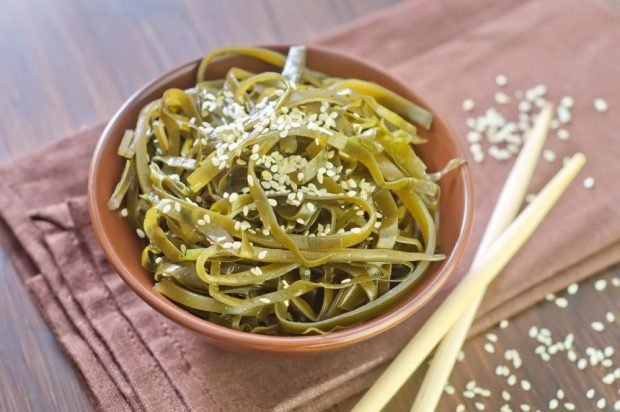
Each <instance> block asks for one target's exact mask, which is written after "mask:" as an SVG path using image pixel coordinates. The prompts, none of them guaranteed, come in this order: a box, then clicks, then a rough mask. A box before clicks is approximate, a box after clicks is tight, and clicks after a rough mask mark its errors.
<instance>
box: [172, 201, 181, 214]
mask: <svg viewBox="0 0 620 412" xmlns="http://www.w3.org/2000/svg"><path fill="white" fill-rule="evenodd" d="M174 210H176V211H177V212H180V211H181V204H180V203H175V204H174Z"/></svg>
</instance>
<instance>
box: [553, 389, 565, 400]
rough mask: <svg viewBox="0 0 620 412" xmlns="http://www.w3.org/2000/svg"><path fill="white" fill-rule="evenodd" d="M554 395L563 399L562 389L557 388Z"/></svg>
mask: <svg viewBox="0 0 620 412" xmlns="http://www.w3.org/2000/svg"><path fill="white" fill-rule="evenodd" d="M555 396H557V397H558V399H564V391H563V390H562V389H558V391H557V392H556V394H555Z"/></svg>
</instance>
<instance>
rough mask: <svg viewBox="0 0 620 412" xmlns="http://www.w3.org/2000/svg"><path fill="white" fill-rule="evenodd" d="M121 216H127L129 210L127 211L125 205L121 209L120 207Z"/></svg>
mask: <svg viewBox="0 0 620 412" xmlns="http://www.w3.org/2000/svg"><path fill="white" fill-rule="evenodd" d="M121 216H122V217H127V216H129V211H127V208H126V207H125V208H123V209H121Z"/></svg>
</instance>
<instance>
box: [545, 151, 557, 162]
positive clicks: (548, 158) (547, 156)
mask: <svg viewBox="0 0 620 412" xmlns="http://www.w3.org/2000/svg"><path fill="white" fill-rule="evenodd" d="M543 159H545V160H546V161H547V162H553V161H555V159H556V155H555V152H554V151H553V150H551V149H545V150H543Z"/></svg>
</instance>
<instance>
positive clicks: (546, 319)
mask: <svg viewBox="0 0 620 412" xmlns="http://www.w3.org/2000/svg"><path fill="white" fill-rule="evenodd" d="M1 1H2V4H1V6H2V7H1V10H2V13H0V55H2V57H3V58H2V64H0V90H2V93H0V112H1V113H2V114H3V115H2V116H1V117H0V160H1V159H6V158H8V157H10V156H13V155H16V154H19V153H22V152H25V151H27V150H29V149H32V148H33V147H36V146H39V145H42V144H44V143H46V142H49V141H50V140H53V139H57V138H61V137H63V136H65V135H67V134H69V133H73V132H75V131H76V130H78V129H80V128H83V127H86V126H90V125H92V124H95V123H98V122H102V121H105V120H107V119H108V118H109V117H110V115H111V114H112V113H113V112H114V111H115V110H116V109H117V108H118V106H119V105H120V104H121V103H122V102H123V101H124V100H125V99H126V98H127V97H128V96H129V95H130V94H131V93H132V92H133V91H135V90H136V89H137V88H138V87H140V86H141V85H142V84H144V83H145V82H146V81H147V80H149V79H151V78H153V77H155V76H157V75H158V74H160V73H161V72H163V71H165V70H167V69H170V68H172V67H174V66H176V65H178V64H179V63H182V62H184V61H187V60H190V59H193V58H195V57H196V56H199V55H201V54H202V53H204V52H205V51H206V50H208V49H211V48H213V47H217V46H220V45H223V44H226V43H228V44H230V43H269V42H275V41H284V40H286V41H291V42H294V41H301V40H303V39H307V38H310V37H312V36H316V35H319V34H321V33H323V32H325V31H327V30H329V29H333V28H336V27H338V26H340V25H342V24H344V23H346V22H348V21H350V20H353V19H355V18H357V17H359V16H362V15H365V14H368V13H371V12H373V11H375V10H378V9H380V8H383V7H387V6H389V5H391V4H393V3H396V2H398V1H399V0H340V1H337V0H297V1H294V2H293V1H286V0H261V1H244V0H228V1H217V0H203V1H199V0H181V1H176V2H175V1H172V0H133V1H122V0H109V1H105V2H104V1H94V0H88V1H86V0H84V1H80V0H54V1H51V0H20V1H12V2H10V1H8V0H1ZM602 276H607V277H609V276H616V277H620V267H617V268H614V269H612V270H610V271H608V272H606V273H605V274H603V275H602ZM592 283H593V280H589V281H587V282H585V284H584V285H583V286H582V287H581V291H580V292H579V294H578V295H575V296H571V297H570V299H569V301H570V302H571V305H569V307H568V308H566V309H560V308H558V307H556V306H555V305H553V304H552V303H542V304H541V305H538V306H536V307H533V308H531V309H530V310H528V311H527V312H525V313H523V314H521V315H520V316H518V317H517V318H516V319H514V320H511V324H510V327H509V328H508V329H504V330H501V331H496V333H497V335H498V336H499V342H498V343H497V344H495V350H496V353H495V354H489V353H487V352H485V351H484V349H483V346H484V343H485V342H486V340H485V339H486V338H485V337H484V336H480V337H476V338H474V339H471V340H470V341H469V342H468V344H467V346H466V348H465V354H466V356H465V359H464V361H463V362H460V363H459V364H458V365H457V368H456V369H455V371H454V373H453V374H452V377H451V381H452V382H451V383H452V384H453V385H454V387H455V388H456V390H457V393H456V394H455V395H450V396H449V395H446V396H444V398H443V399H442V403H441V405H440V410H442V411H444V410H446V411H449V410H454V408H455V406H456V405H457V404H458V403H459V402H462V401H463V399H464V398H463V396H462V395H461V392H462V391H463V389H464V387H465V385H466V384H467V382H468V381H469V380H471V379H475V380H476V382H478V384H479V385H480V386H482V387H485V388H488V389H489V390H491V391H492V393H493V395H492V396H491V397H489V398H485V399H484V400H482V402H484V404H485V405H486V407H487V410H491V411H495V410H498V409H499V407H500V406H501V405H502V403H503V402H502V400H501V396H500V395H499V394H500V392H501V390H502V388H508V385H507V383H506V380H505V379H504V378H501V379H500V378H498V377H496V376H495V374H494V369H495V366H496V365H497V364H499V363H501V362H503V363H506V362H505V361H503V360H502V359H503V355H504V351H505V350H506V349H508V348H515V349H517V350H518V351H519V352H520V353H521V356H522V358H523V361H524V362H523V366H522V367H521V368H519V371H518V376H522V377H525V378H527V379H528V380H529V381H530V382H531V383H532V386H533V389H532V390H531V391H523V390H520V389H517V387H516V386H515V387H512V389H511V390H510V391H511V392H512V394H513V399H512V401H511V402H510V404H511V405H512V406H513V409H514V410H518V408H519V405H520V404H522V403H529V404H531V405H532V406H533V408H532V410H535V409H540V410H546V409H547V403H548V401H549V399H551V397H552V396H553V395H554V393H555V391H556V390H557V389H558V388H559V387H563V388H565V391H566V392H567V398H570V400H571V401H573V402H574V403H575V405H576V406H577V407H578V410H594V407H593V406H592V405H593V403H592V401H590V400H586V398H585V395H584V392H585V390H587V389H588V388H590V387H593V388H596V390H597V393H598V394H597V397H596V398H595V399H598V398H599V397H601V396H603V395H604V396H605V397H606V399H607V403H608V404H610V401H611V400H613V399H618V398H620V392H618V387H619V386H620V385H618V384H616V385H615V386H613V385H604V384H602V383H601V377H602V376H603V374H604V370H603V368H601V367H598V368H592V369H590V368H588V369H587V370H586V371H579V370H578V369H577V368H576V367H575V365H574V364H572V363H571V362H569V361H567V360H566V356H565V355H563V356H560V355H558V356H557V357H555V358H554V359H553V361H552V362H551V363H549V364H546V363H544V362H542V361H540V360H538V359H537V355H535V354H534V353H533V350H534V347H535V344H534V341H533V340H532V339H530V338H529V337H528V333H527V332H528V329H529V327H530V326H531V325H538V326H546V327H549V328H550V329H551V330H552V332H553V334H554V336H556V335H558V336H560V335H565V334H566V333H568V331H573V332H575V335H576V341H577V343H576V346H577V347H578V348H579V352H580V353H581V352H584V351H585V347H587V346H596V347H603V346H605V345H612V346H613V344H615V343H617V342H619V341H620V330H619V329H620V328H618V324H617V323H616V324H609V325H608V326H607V328H606V330H605V332H603V333H595V332H593V331H592V329H591V328H590V323H591V322H592V321H593V320H600V319H602V318H603V317H604V314H605V312H606V311H615V313H616V315H617V317H618V318H619V319H620V308H619V303H618V302H620V288H614V287H612V286H608V288H607V289H606V290H605V291H603V292H597V291H595V290H594V288H593V287H592ZM0 307H1V308H2V310H1V311H0V411H30V410H32V411H78V410H80V411H81V410H89V409H90V408H91V407H90V404H89V401H88V399H87V395H86V393H87V392H86V390H85V388H83V387H82V383H81V380H80V378H79V376H77V374H76V373H75V372H74V371H73V369H72V367H71V365H70V363H69V362H68V361H67V359H66V357H65V356H64V354H63V353H62V349H61V348H60V346H59V345H58V344H57V342H56V341H55V339H54V337H53V336H52V334H51V332H50V331H49V329H48V327H47V325H46V324H45V322H44V321H43V319H42V318H41V316H40V315H39V313H38V311H37V309H36V307H35V306H34V304H33V303H32V301H31V300H30V298H29V296H28V294H27V291H26V290H25V288H24V287H23V286H22V283H21V281H20V279H19V278H18V275H17V274H16V273H15V271H14V269H13V268H12V267H11V265H10V263H9V261H8V258H7V256H6V254H5V253H4V252H2V251H1V250H0ZM560 358H562V359H561V360H560ZM614 359H615V364H616V365H618V366H620V365H619V364H620V362H618V355H615V358H614ZM618 366H615V367H618ZM419 379H420V377H419V376H415V377H414V378H412V380H411V381H410V383H409V384H408V385H407V386H406V387H404V388H403V390H401V391H400V392H399V394H398V395H397V397H396V398H395V399H394V400H393V401H392V403H390V405H389V407H388V408H387V410H390V411H408V410H409V407H410V405H411V402H412V400H413V397H414V395H415V388H416V386H417V384H418V383H419ZM354 401H355V399H350V400H348V401H346V402H343V403H342V404H341V405H335V406H334V408H333V410H334V411H346V410H348V409H349V408H350V407H351V406H352V404H353V402H354ZM476 401H479V400H478V399H476ZM466 405H467V410H475V406H474V402H473V401H471V400H466ZM607 410H611V409H610V407H609V406H608V409H607Z"/></svg>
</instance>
